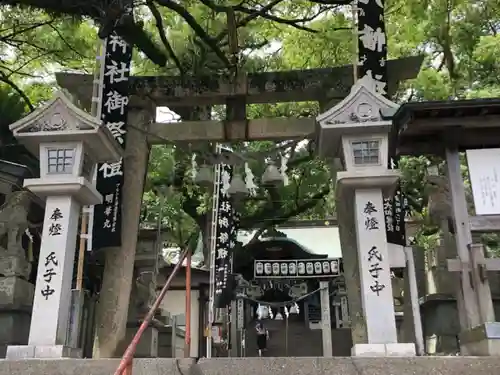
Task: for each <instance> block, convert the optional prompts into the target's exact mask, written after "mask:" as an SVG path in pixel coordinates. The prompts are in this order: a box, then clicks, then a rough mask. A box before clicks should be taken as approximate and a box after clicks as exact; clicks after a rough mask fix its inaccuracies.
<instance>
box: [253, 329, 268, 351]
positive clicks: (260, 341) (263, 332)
mask: <svg viewBox="0 0 500 375" xmlns="http://www.w3.org/2000/svg"><path fill="white" fill-rule="evenodd" d="M255 330H256V331H257V349H258V350H259V357H262V352H263V351H265V350H266V349H267V340H269V331H268V330H267V329H266V328H265V327H264V324H263V323H262V322H258V323H257V326H256V327H255Z"/></svg>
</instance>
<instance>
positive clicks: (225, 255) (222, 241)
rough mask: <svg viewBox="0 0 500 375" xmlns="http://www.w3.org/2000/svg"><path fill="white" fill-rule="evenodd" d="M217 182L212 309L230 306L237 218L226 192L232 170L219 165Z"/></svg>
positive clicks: (227, 166) (224, 165)
mask: <svg viewBox="0 0 500 375" xmlns="http://www.w3.org/2000/svg"><path fill="white" fill-rule="evenodd" d="M220 168H221V169H220V176H219V181H218V182H217V185H216V194H217V195H218V203H217V216H216V220H217V223H216V225H215V228H216V229H215V257H214V278H215V280H214V285H215V291H214V307H216V308H224V307H227V306H228V305H230V304H231V300H232V294H233V293H232V292H233V291H232V289H233V288H232V285H231V284H232V283H231V280H230V275H231V272H232V255H233V254H232V252H233V249H234V246H235V240H236V225H235V221H237V217H236V215H235V212H234V209H233V205H232V201H231V197H230V195H229V194H228V192H227V189H228V188H229V186H230V185H229V182H230V181H231V178H232V173H233V168H232V167H231V166H230V165H227V164H221V165H220Z"/></svg>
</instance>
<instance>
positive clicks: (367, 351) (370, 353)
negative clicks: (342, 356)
mask: <svg viewBox="0 0 500 375" xmlns="http://www.w3.org/2000/svg"><path fill="white" fill-rule="evenodd" d="M351 356H353V357H385V344H355V345H354V346H353V347H352V349H351Z"/></svg>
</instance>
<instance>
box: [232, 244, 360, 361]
mask: <svg viewBox="0 0 500 375" xmlns="http://www.w3.org/2000/svg"><path fill="white" fill-rule="evenodd" d="M238 254H241V255H239V256H238ZM234 272H235V273H236V274H237V275H239V277H238V279H239V283H238V293H237V296H238V298H237V302H236V315H237V319H236V320H237V323H238V327H237V332H236V334H237V335H238V336H239V337H240V338H241V340H237V342H242V347H241V348H240V349H241V355H242V356H246V357H253V356H257V355H258V351H257V338H256V332H255V325H256V323H257V321H261V322H262V323H263V324H264V326H265V328H266V329H267V330H268V331H269V334H270V338H269V341H268V348H267V352H266V353H265V356H271V357H308V356H323V355H324V352H325V351H330V352H332V351H333V353H334V355H349V353H350V348H351V346H352V345H351V342H350V340H349V337H350V332H347V331H348V330H344V331H346V333H347V334H346V335H345V336H346V340H343V341H344V342H343V343H342V342H338V343H337V342H336V343H333V345H332V328H331V327H332V321H333V323H334V327H335V329H334V330H336V328H337V327H338V326H339V323H340V320H342V316H341V314H339V311H336V309H332V308H331V306H332V305H334V303H335V300H336V296H337V295H338V294H339V291H342V290H343V287H342V284H343V282H342V281H341V279H342V277H341V275H342V262H341V259H340V258H328V255H325V254H315V253H313V252H311V251H309V250H308V249H306V248H305V247H303V246H302V245H301V244H300V243H298V242H296V241H294V240H293V239H290V238H286V237H274V238H264V239H262V240H259V241H256V242H253V243H250V244H248V245H246V246H245V248H244V250H243V251H241V252H239V253H237V254H236V255H235V258H234ZM344 312H345V314H346V317H345V319H347V309H344ZM339 341H341V340H339ZM296 342H301V345H296V344H295V343H296ZM322 342H323V345H322V344H321V343H322ZM325 342H326V345H325ZM325 346H326V347H325ZM332 346H333V347H334V349H333V350H332V348H331V347H332ZM342 346H345V348H344V349H345V350H342Z"/></svg>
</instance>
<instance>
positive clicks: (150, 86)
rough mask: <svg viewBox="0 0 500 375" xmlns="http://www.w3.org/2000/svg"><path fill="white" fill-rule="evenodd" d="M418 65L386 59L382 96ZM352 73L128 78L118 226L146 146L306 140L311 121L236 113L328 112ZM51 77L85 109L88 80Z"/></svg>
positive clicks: (129, 245)
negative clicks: (313, 107) (182, 116)
mask: <svg viewBox="0 0 500 375" xmlns="http://www.w3.org/2000/svg"><path fill="white" fill-rule="evenodd" d="M422 61H423V57H422V56H414V57H408V58H403V59H399V60H391V61H388V62H387V64H388V70H389V71H390V72H391V74H390V76H389V79H388V85H387V91H388V92H389V93H394V92H395V91H396V89H397V87H398V85H399V83H400V82H403V81H405V80H407V79H413V78H415V77H416V76H417V74H418V72H419V70H420V66H421V63H422ZM352 71H353V67H352V66H349V65H348V66H342V67H337V68H326V69H310V70H302V71H284V72H267V73H253V74H247V75H242V76H240V77H238V80H237V82H236V84H235V82H234V80H233V78H232V77H230V76H218V77H217V76H215V77H214V76H206V77H185V78H181V77H162V76H153V77H150V76H146V77H144V76H143V77H141V76H131V77H130V79H129V84H130V91H129V93H130V94H129V95H130V96H129V110H128V122H127V125H128V128H127V133H128V136H127V143H126V148H125V155H124V159H125V160H127V163H126V165H127V166H126V168H125V169H124V171H123V174H124V180H125V181H127V182H126V183H125V184H124V186H123V193H122V199H123V202H127V205H126V210H124V211H123V216H122V217H123V219H122V220H123V224H122V225H123V226H124V227H126V226H127V223H135V222H137V217H139V216H140V207H141V201H142V191H143V187H144V186H143V184H144V181H143V180H142V179H138V178H137V176H139V175H140V176H143V175H145V173H146V168H147V160H148V155H149V147H150V145H152V144H164V143H170V142H210V141H211V142H231V141H241V140H247V141H252V140H253V141H255V140H264V139H266V140H286V139H288V140H290V139H304V138H311V136H312V135H313V134H314V132H315V125H316V121H315V119H314V118H308V117H304V118H275V119H255V120H249V119H247V116H246V113H245V111H244V109H245V106H246V104H252V103H279V102H293V101H296V102H300V101H317V102H319V103H320V106H321V107H328V106H331V105H332V102H333V103H335V102H337V101H339V100H341V99H343V98H344V97H345V96H347V94H348V93H349V91H350V88H351V86H352V84H353V77H352ZM56 79H57V82H58V84H59V86H61V87H62V88H64V89H66V90H67V91H68V92H69V93H70V94H71V95H72V96H73V98H74V99H76V100H77V101H78V102H79V104H80V106H82V107H84V108H90V107H91V98H92V87H93V80H94V77H93V76H92V75H84V74H69V73H58V74H56ZM235 102H236V103H237V105H236V107H237V111H234V112H231V111H228V112H229V113H227V114H226V115H227V116H226V117H227V118H226V119H225V120H223V121H182V122H181V123H167V124H166V123H156V122H155V119H154V117H155V113H156V106H168V107H169V108H170V109H172V110H174V111H176V112H179V113H189V111H192V110H193V109H194V108H196V107H204V106H205V107H210V106H213V105H223V104H225V105H226V108H228V107H234V106H235ZM242 109H243V111H241V110H242ZM134 225H135V224H134ZM136 238H137V232H135V233H134V232H133V231H125V232H123V233H122V248H123V249H122V250H123V251H122V252H121V253H120V254H122V253H123V254H127V259H128V256H129V255H131V254H133V253H135V248H133V247H135V243H136ZM113 254H114V253H113ZM116 254H118V253H116ZM113 256H114V255H113ZM127 262H128V261H127ZM132 262H133V260H132ZM113 264H114V266H112V267H111V268H110V269H107V271H106V272H109V275H116V276H115V277H116V278H117V279H119V277H120V275H122V274H123V272H125V270H124V269H123V268H124V267H132V265H130V264H128V263H127V264H126V265H125V261H121V262H116V263H115V262H113ZM113 267H114V268H113ZM118 284H119V281H116V282H115V283H113V285H114V286H113V288H111V287H109V288H107V289H106V291H107V296H108V297H109V298H111V297H114V296H117V297H118V295H120V290H119V285H118ZM110 293H111V294H110ZM110 295H111V297H110ZM111 299H113V298H111ZM116 308H117V309H118V307H116ZM115 312H116V313H118V311H115ZM108 314H109V316H111V315H112V314H113V312H111V311H110V312H109V313H108ZM117 315H118V314H117ZM103 330H106V332H104V334H103V335H104V336H105V337H104V338H103V339H105V340H109V341H110V343H109V344H108V346H109V347H111V346H113V343H112V340H113V339H112V338H111V337H112V336H113V335H114V331H113V329H112V328H106V327H105V328H103ZM108 338H109V339H108Z"/></svg>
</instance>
